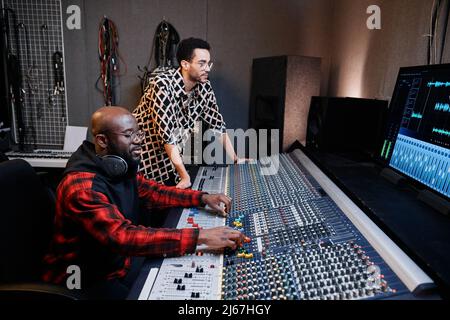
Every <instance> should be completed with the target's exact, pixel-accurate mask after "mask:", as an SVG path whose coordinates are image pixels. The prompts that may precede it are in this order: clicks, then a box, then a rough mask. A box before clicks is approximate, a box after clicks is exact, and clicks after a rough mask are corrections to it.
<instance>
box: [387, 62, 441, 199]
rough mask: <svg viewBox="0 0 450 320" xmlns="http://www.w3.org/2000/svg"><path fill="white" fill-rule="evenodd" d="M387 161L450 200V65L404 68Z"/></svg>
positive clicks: (393, 106)
mask: <svg viewBox="0 0 450 320" xmlns="http://www.w3.org/2000/svg"><path fill="white" fill-rule="evenodd" d="M389 110H390V116H389V122H388V125H387V131H386V135H385V137H386V138H385V140H384V143H383V148H382V150H381V158H382V159H383V160H384V161H385V163H387V164H389V166H390V167H391V168H394V169H396V170H397V171H399V172H401V173H403V174H405V175H406V176H408V177H410V178H412V179H414V180H415V181H417V182H420V183H421V184H422V185H425V186H427V187H429V188H430V189H432V190H434V191H436V192H438V193H440V194H442V195H444V196H445V197H450V64H446V65H432V66H420V67H408V68H401V69H400V72H399V75H398V78H397V83H396V85H395V89H394V94H393V96H392V100H391V104H390V107H389Z"/></svg>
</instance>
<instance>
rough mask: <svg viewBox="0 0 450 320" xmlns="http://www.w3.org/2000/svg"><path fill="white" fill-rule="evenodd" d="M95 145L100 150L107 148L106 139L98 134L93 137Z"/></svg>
mask: <svg viewBox="0 0 450 320" xmlns="http://www.w3.org/2000/svg"><path fill="white" fill-rule="evenodd" d="M95 144H96V145H98V146H99V147H100V148H102V149H107V148H108V137H107V136H106V135H104V134H102V133H99V134H97V135H96V136H95Z"/></svg>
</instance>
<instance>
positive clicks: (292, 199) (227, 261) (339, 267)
mask: <svg viewBox="0 0 450 320" xmlns="http://www.w3.org/2000/svg"><path fill="white" fill-rule="evenodd" d="M193 188H194V189H198V190H203V191H206V192H209V193H218V192H223V193H225V194H227V195H228V196H230V197H232V198H233V204H232V208H231V211H230V214H229V216H228V217H227V218H221V217H218V216H216V215H214V214H212V213H210V212H209V211H208V210H203V209H197V208H191V209H184V210H183V211H182V213H181V216H180V219H179V222H178V225H177V227H178V228H194V227H196V228H211V227H216V226H223V225H228V226H230V227H233V228H235V229H238V230H241V231H242V232H243V233H245V234H246V235H247V236H248V237H249V241H248V242H246V243H244V244H243V245H242V247H240V248H238V249H237V250H236V251H225V252H224V253H223V254H218V253H212V252H209V251H208V248H205V247H198V248H197V251H196V253H195V254H192V255H186V256H183V257H177V258H166V259H164V260H163V261H162V263H160V264H153V265H150V266H147V268H143V270H145V273H146V274H145V280H142V281H141V283H140V284H139V285H136V284H135V287H134V288H133V290H132V293H131V294H130V297H129V298H137V299H140V300H185V299H192V300H219V299H223V300H274V299H276V300H285V299H286V300H318V299H320V300H356V299H358V300H359V299H396V298H401V297H402V296H404V295H411V294H415V295H417V294H419V295H420V292H421V291H423V290H427V289H429V288H432V287H434V283H433V281H432V279H431V278H430V277H429V276H428V275H427V274H425V273H424V271H423V270H422V269H420V268H419V267H418V266H417V265H416V264H415V263H414V262H413V261H412V260H411V259H410V258H409V257H408V256H407V255H406V254H405V253H404V252H403V251H402V250H401V249H400V248H399V247H398V246H397V245H396V244H395V243H394V242H393V241H391V240H390V239H389V238H388V237H387V236H386V235H385V234H384V233H383V232H382V230H381V229H379V228H378V227H377V225H375V224H374V223H373V222H372V221H371V220H370V219H369V218H368V217H367V216H366V215H365V214H364V213H363V212H362V211H361V209H360V208H359V207H358V206H356V205H355V204H354V203H353V202H352V201H351V200H350V199H349V198H348V197H347V196H346V195H345V194H344V193H343V192H342V191H341V190H340V189H339V188H338V187H337V186H336V185H335V184H334V183H333V182H332V181H331V180H330V179H329V178H328V177H327V176H326V175H325V174H323V172H322V171H321V170H319V169H318V167H317V166H316V165H315V164H314V163H313V162H312V161H311V160H310V159H309V158H308V157H307V156H306V155H305V154H304V153H303V152H302V151H301V150H295V151H294V152H292V153H290V154H282V155H279V156H273V157H268V158H263V159H260V160H259V161H257V162H256V163H252V164H241V165H232V166H228V167H201V168H200V169H199V171H198V174H197V176H196V179H195V181H194V184H193ZM136 286H137V288H136Z"/></svg>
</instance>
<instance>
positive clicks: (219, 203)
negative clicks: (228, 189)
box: [201, 194, 231, 217]
mask: <svg viewBox="0 0 450 320" xmlns="http://www.w3.org/2000/svg"><path fill="white" fill-rule="evenodd" d="M201 200H202V202H203V203H204V204H205V205H208V206H209V207H210V208H211V209H212V210H213V211H215V212H217V213H218V214H219V215H221V216H222V217H226V216H227V214H228V212H230V208H231V198H230V197H227V196H226V195H224V194H204V195H202V199H201Z"/></svg>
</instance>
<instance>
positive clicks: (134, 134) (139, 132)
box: [110, 129, 145, 141]
mask: <svg viewBox="0 0 450 320" xmlns="http://www.w3.org/2000/svg"><path fill="white" fill-rule="evenodd" d="M110 133H112V134H117V135H119V136H124V137H125V138H127V139H128V140H130V141H135V140H136V138H138V139H139V141H141V140H142V139H144V137H145V132H144V131H142V130H141V129H139V130H136V131H133V132H129V133H123V132H112V131H111V132H110Z"/></svg>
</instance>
